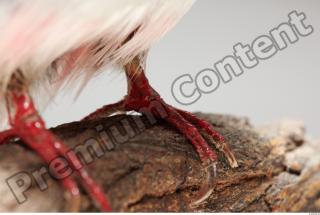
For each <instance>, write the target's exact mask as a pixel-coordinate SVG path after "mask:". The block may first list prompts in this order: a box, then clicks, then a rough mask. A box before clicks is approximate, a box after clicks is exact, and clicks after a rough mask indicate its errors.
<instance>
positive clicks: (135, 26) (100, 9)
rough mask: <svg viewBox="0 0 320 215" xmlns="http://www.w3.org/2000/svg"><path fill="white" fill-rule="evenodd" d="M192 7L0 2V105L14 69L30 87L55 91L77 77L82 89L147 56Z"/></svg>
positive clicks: (88, 0)
mask: <svg viewBox="0 0 320 215" xmlns="http://www.w3.org/2000/svg"><path fill="white" fill-rule="evenodd" d="M193 2H194V0H67V1H66V0H2V1H0V68H1V71H0V87H1V88H0V98H1V100H2V101H0V102H1V103H3V98H4V94H5V91H6V89H7V85H8V81H9V80H10V77H11V76H12V74H13V73H14V72H15V71H16V70H17V69H18V68H19V69H20V70H21V71H22V73H23V74H24V76H25V78H26V80H27V83H28V84H29V86H30V87H31V88H32V87H34V86H36V85H38V84H39V83H40V85H42V86H45V85H47V84H48V80H49V79H50V78H52V77H55V79H56V81H55V84H56V85H57V86H61V85H62V84H65V83H66V82H68V83H74V82H75V80H79V79H78V78H79V77H80V78H82V80H83V81H82V84H85V83H86V82H87V81H88V80H89V79H90V78H91V77H92V76H93V75H94V74H96V73H97V72H98V71H99V70H101V68H106V67H114V66H122V65H124V64H125V63H127V62H129V61H130V60H131V59H132V58H133V57H135V56H137V55H139V54H141V53H143V52H144V51H147V50H148V49H149V48H150V46H151V45H152V44H153V43H154V42H156V41H157V40H159V39H160V38H161V37H162V36H163V35H164V34H165V33H166V32H167V31H168V30H170V29H171V28H172V27H173V26H174V25H175V24H176V23H177V21H178V20H179V19H180V18H181V17H182V16H183V15H184V14H185V13H186V11H187V10H188V9H189V8H190V7H191V5H192V4H193ZM133 32H135V33H134V36H133V37H132V38H130V39H129V40H128V37H129V35H132V33H133ZM70 61H72V62H74V63H73V64H71V65H70ZM52 89H56V88H51V90H49V91H48V92H49V93H50V91H52Z"/></svg>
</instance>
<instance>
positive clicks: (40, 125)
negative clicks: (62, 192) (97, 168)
mask: <svg viewBox="0 0 320 215" xmlns="http://www.w3.org/2000/svg"><path fill="white" fill-rule="evenodd" d="M13 79H14V78H13ZM16 85H18V84H17V83H14V84H12V86H11V87H10V86H9V91H8V93H7V96H6V99H7V104H8V105H7V107H8V113H9V122H10V125H11V126H12V129H10V130H7V131H4V132H2V133H0V139H1V140H2V141H5V140H8V139H9V138H12V137H19V138H21V140H22V141H23V142H24V143H25V144H27V145H28V146H29V147H30V148H31V149H33V150H34V151H36V152H37V153H38V154H39V155H40V156H41V157H42V159H43V160H44V161H45V162H46V163H50V162H52V160H54V159H57V158H59V157H65V158H66V159H67V160H68V161H69V163H70V165H71V167H72V168H73V170H76V171H77V173H78V174H79V175H80V177H81V179H82V181H83V183H84V185H85V188H86V190H87V191H88V193H89V194H90V196H91V197H92V198H93V200H94V201H95V203H96V204H98V206H99V207H100V208H101V209H102V210H104V211H110V210H111V209H110V207H109V204H108V201H107V199H106V198H105V196H104V194H103V192H102V190H101V189H100V188H99V187H98V185H96V184H95V182H94V181H93V180H92V179H91V178H90V177H89V175H88V173H87V172H86V171H85V169H83V168H81V169H80V170H77V169H76V168H75V167H76V166H78V167H79V165H81V163H80V160H78V158H77V157H76V156H75V155H73V154H71V153H70V152H68V156H65V155H66V152H67V148H66V147H65V146H64V145H63V144H62V143H61V142H60V141H59V140H58V139H57V138H56V137H55V136H54V135H53V134H52V133H51V132H50V131H48V130H47V129H46V128H45V123H44V121H43V120H42V119H41V117H40V116H39V114H38V113H37V111H36V109H35V107H34V104H33V102H32V100H31V98H30V96H29V94H28V91H27V90H26V89H25V88H24V87H21V86H18V87H17V86H16ZM70 154H71V156H70ZM56 174H59V172H57V173H56ZM61 183H62V185H63V186H64V187H65V189H66V190H67V191H68V193H69V194H68V196H67V198H68V200H69V201H68V203H69V205H68V210H69V211H78V210H79V209H80V191H79V188H78V185H77V183H76V182H75V180H74V178H73V177H72V176H69V177H66V178H63V179H61Z"/></svg>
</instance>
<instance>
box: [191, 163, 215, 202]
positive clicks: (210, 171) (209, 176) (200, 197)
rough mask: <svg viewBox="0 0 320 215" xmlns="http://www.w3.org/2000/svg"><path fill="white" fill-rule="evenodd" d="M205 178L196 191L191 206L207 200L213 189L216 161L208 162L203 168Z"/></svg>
mask: <svg viewBox="0 0 320 215" xmlns="http://www.w3.org/2000/svg"><path fill="white" fill-rule="evenodd" d="M204 170H205V173H206V180H205V182H204V183H203V184H202V185H201V187H200V189H199V192H198V193H197V197H196V198H195V199H196V200H195V201H193V202H192V203H191V205H190V206H191V208H196V207H198V206H199V205H201V204H202V203H203V202H204V201H205V200H207V199H208V198H209V197H210V195H211V194H212V192H213V190H214V186H213V185H214V183H213V179H214V178H215V177H217V163H216V162H210V163H209V165H207V166H206V167H205V168H204Z"/></svg>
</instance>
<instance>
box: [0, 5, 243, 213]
mask: <svg viewBox="0 0 320 215" xmlns="http://www.w3.org/2000/svg"><path fill="white" fill-rule="evenodd" d="M194 3H195V0H68V1H65V0H29V1H25V0H3V1H1V2H0V25H1V28H0V68H1V69H0V100H1V101H0V106H1V107H0V109H1V111H0V112H1V116H2V117H1V123H2V124H4V129H3V130H2V131H1V132H0V144H4V143H8V142H9V141H8V140H10V139H12V138H19V139H21V140H22V142H23V143H24V144H26V145H27V146H28V147H30V148H31V149H32V150H34V151H35V152H36V153H37V154H38V155H39V156H40V157H41V158H42V159H43V161H44V162H45V163H49V162H50V161H51V160H52V159H54V158H55V157H58V156H65V155H66V152H67V151H68V148H67V146H65V144H64V143H63V142H62V141H61V140H59V138H57V137H56V136H55V135H54V134H52V133H51V132H50V131H49V130H48V129H47V127H46V125H45V122H44V120H43V119H42V118H41V115H40V114H41V113H40V111H39V110H38V109H37V108H36V105H35V102H34V99H35V95H37V93H39V92H40V91H41V92H42V93H45V94H46V95H47V96H45V98H43V99H44V100H45V99H46V98H47V99H48V100H49V102H50V100H51V98H52V97H54V95H56V94H57V92H58V91H59V89H61V88H62V87H65V88H72V89H76V90H77V92H78V93H81V91H82V90H83V88H84V86H85V85H86V84H87V83H88V82H89V81H90V80H91V79H92V78H93V77H95V76H96V75H97V74H99V73H102V72H104V71H106V70H108V69H110V68H117V69H118V70H119V71H120V72H125V74H126V78H127V83H128V93H127V95H126V96H125V97H124V98H123V99H122V100H121V101H119V102H117V103H114V104H110V105H105V106H103V107H102V108H100V109H98V110H96V111H95V112H93V113H91V114H90V115H88V116H86V117H84V118H83V119H82V120H84V121H85V120H94V119H97V118H101V117H105V116H108V115H111V114H113V113H115V112H117V111H118V112H119V111H120V112H130V111H135V112H138V113H142V114H146V112H145V111H143V110H146V109H147V110H149V113H151V114H153V115H154V116H155V117H157V118H162V115H161V113H160V112H159V107H160V109H162V110H164V111H165V112H166V113H167V116H166V117H165V118H164V120H165V121H166V122H168V123H169V124H171V125H172V126H173V127H175V128H176V129H177V130H178V131H179V132H180V133H181V134H182V135H184V136H185V137H186V138H187V139H188V140H189V142H190V143H191V144H192V145H193V146H194V148H195V150H196V151H197V153H198V155H199V158H200V160H201V162H202V164H203V166H204V169H205V170H206V172H207V173H208V174H207V182H206V183H205V184H204V185H203V187H202V188H201V189H200V190H199V198H197V199H195V202H194V203H195V204H199V203H201V202H202V201H204V200H205V199H206V198H207V197H208V196H209V195H210V194H211V192H212V190H213V188H212V186H211V184H212V180H213V177H214V175H213V174H214V173H213V169H214V168H215V164H216V162H217V155H216V152H215V151H214V149H212V148H211V147H210V146H209V145H208V143H207V142H206V140H205V139H204V137H203V136H202V134H201V132H202V131H203V132H205V133H206V134H207V135H209V136H211V137H212V140H213V142H214V144H215V146H216V148H217V149H218V150H220V151H222V152H223V153H224V155H225V156H226V158H227V160H228V161H229V164H230V166H231V167H233V168H235V167H237V166H238V163H237V160H236V158H235V155H234V153H233V152H232V150H231V149H230V147H229V146H228V144H227V142H226V140H225V138H224V137H223V136H222V135H220V134H219V133H218V132H216V131H215V130H214V129H213V128H212V126H211V125H210V124H209V123H208V122H206V121H205V120H203V119H200V118H198V117H196V116H195V115H193V114H192V113H189V112H187V111H184V110H180V109H177V108H174V107H173V106H171V105H169V104H167V103H166V102H165V101H164V100H163V99H162V98H161V96H160V95H159V94H158V93H157V92H156V90H155V89H153V88H152V86H150V83H149V81H148V79H147V77H146V74H145V72H146V61H147V56H148V51H149V50H150V49H151V48H152V46H153V45H154V44H155V43H156V42H157V41H159V40H160V39H161V38H162V37H163V36H164V35H165V34H166V33H167V32H168V31H170V30H171V29H172V28H173V27H174V26H175V25H176V24H177V23H178V21H179V20H180V19H181V18H182V17H183V16H184V15H185V14H186V13H187V12H188V11H189V10H190V9H191V7H192V5H193V4H194ZM106 96H107V93H106ZM38 99H40V100H41V99H42V98H38ZM17 159H18V158H17ZM68 162H69V163H70V165H71V166H72V167H73V168H74V166H76V164H79V162H81V161H80V160H79V159H78V158H77V156H75V155H74V156H71V157H70V156H68ZM75 170H76V172H77V174H78V175H79V177H80V179H81V185H82V186H83V187H84V188H85V190H86V192H88V194H89V195H90V197H91V199H92V200H93V202H94V203H95V204H96V205H97V207H98V208H100V209H101V210H102V211H111V210H112V209H111V206H110V203H109V201H108V198H107V197H106V196H105V194H104V192H103V190H102V189H101V187H100V186H99V185H98V184H97V183H96V182H95V181H94V180H93V179H92V178H91V177H90V175H89V174H88V173H87V171H86V169H85V168H81V169H75ZM61 184H62V186H63V187H64V188H65V190H66V193H67V195H66V198H67V201H68V204H69V207H68V210H69V211H77V210H79V204H80V202H81V198H80V190H79V185H78V184H77V182H76V180H75V179H74V177H73V176H70V177H68V178H64V179H61ZM109 198H110V197H109Z"/></svg>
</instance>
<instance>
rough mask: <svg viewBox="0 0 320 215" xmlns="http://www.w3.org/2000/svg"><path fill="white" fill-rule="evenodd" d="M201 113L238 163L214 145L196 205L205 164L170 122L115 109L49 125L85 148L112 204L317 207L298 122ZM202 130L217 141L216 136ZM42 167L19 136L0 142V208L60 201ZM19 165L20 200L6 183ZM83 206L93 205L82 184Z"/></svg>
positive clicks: (56, 207) (313, 164)
mask: <svg viewBox="0 0 320 215" xmlns="http://www.w3.org/2000/svg"><path fill="white" fill-rule="evenodd" d="M198 116H200V117H202V118H204V119H207V120H208V121H209V122H212V124H213V126H214V128H215V129H216V130H217V131H219V132H220V133H221V134H223V135H224V136H225V137H226V139H227V141H228V143H229V144H230V146H231V148H232V149H233V151H234V153H235V156H236V158H237V160H238V163H239V165H240V166H239V167H238V168H235V169H231V168H230V167H229V166H228V163H227V161H226V160H225V158H224V156H223V155H222V154H221V153H220V152H218V159H219V162H218V164H217V176H216V178H215V180H214V182H213V183H214V184H213V186H214V192H213V193H212V194H211V195H210V197H209V198H208V199H207V200H206V201H205V202H204V203H203V204H201V205H200V206H199V207H197V208H193V207H191V203H192V202H193V201H194V200H195V196H196V195H197V192H198V190H199V187H200V186H201V184H202V183H203V182H204V181H205V176H206V175H205V171H204V168H203V166H202V165H201V163H200V161H199V158H198V156H197V154H196V152H195V150H194V148H193V147H192V145H191V144H190V143H189V142H188V141H187V140H186V138H185V137H183V136H182V135H181V134H179V133H178V132H177V131H176V130H175V129H174V128H172V127H171V126H169V125H168V124H167V123H165V122H157V123H154V122H153V121H149V120H148V119H147V118H145V117H140V116H125V115H120V116H113V117H108V118H104V119H97V120H95V121H90V122H73V123H69V124H65V125H61V126H59V127H56V128H53V129H52V131H53V132H54V133H55V134H56V135H58V136H59V138H60V139H61V140H63V141H64V142H65V144H67V145H68V146H69V147H70V148H72V149H74V150H75V151H78V152H79V153H78V155H81V150H82V152H83V153H84V154H83V156H80V157H81V158H82V159H83V161H85V162H87V163H90V164H89V165H88V167H87V168H88V169H89V172H90V174H91V175H92V176H93V178H94V179H95V180H96V181H97V182H98V183H99V184H101V185H102V187H103V189H104V191H105V193H106V194H107V196H108V198H109V200H110V203H111V206H112V208H113V210H114V211H161V212H165V211H177V212H193V211H197V212H199V211H203V212H254V211H256V212H275V211H280V212H284V211H307V212H311V211H314V212H316V211H318V212H319V211H320V142H317V141H313V140H310V139H308V137H307V136H306V135H305V130H304V126H303V124H302V123H300V122H295V121H282V122H279V123H274V124H270V125H267V126H264V127H260V128H254V127H253V126H252V125H250V123H249V121H248V119H246V118H239V117H233V116H222V115H212V114H200V113H199V114H198ZM206 138H207V140H208V142H209V144H210V145H211V146H212V147H213V148H214V144H212V141H213V140H212V139H211V138H209V137H206ZM86 147H88V148H86ZM43 167H46V165H44V164H43V163H42V161H41V159H40V158H39V157H38V156H37V155H36V154H35V153H34V152H32V151H31V150H30V149H28V148H26V147H25V146H24V145H23V143H21V142H19V141H18V140H12V141H10V142H8V143H7V144H4V145H2V146H1V147H0V195H1V198H0V211H15V212H16V211H30V212H31V211H32V212H39V211H41V212H52V211H62V210H63V209H64V208H65V204H66V201H65V199H64V197H63V196H64V191H63V189H62V188H61V186H60V185H59V183H58V181H57V180H54V179H52V177H50V176H49V174H48V173H47V172H48V171H49V170H48V171H47V169H43ZM21 172H24V174H25V175H28V176H29V178H30V179H31V180H32V186H31V187H30V188H29V189H28V190H27V191H26V192H25V193H24V194H25V196H26V201H25V202H24V203H22V204H18V203H17V201H16V199H15V197H14V195H13V192H12V191H11V190H10V186H9V185H8V184H11V188H12V184H13V185H14V184H15V183H16V184H15V185H17V183H18V182H19V181H17V180H16V178H15V176H16V175H17V173H21ZM41 173H43V174H41ZM41 175H44V176H45V184H47V186H48V188H47V189H45V190H44V191H40V189H39V187H38V186H37V181H38V182H39V178H41V177H39V176H41ZM10 177H11V178H10ZM10 179H11V180H10ZM13 179H14V180H13ZM13 182H14V183H13ZM20 183H21V181H20ZM18 185H19V183H18ZM20 185H21V184H20ZM81 211H97V208H96V207H95V206H94V205H93V204H92V202H91V200H90V198H88V196H87V195H86V193H85V191H83V195H82V204H81Z"/></svg>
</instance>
